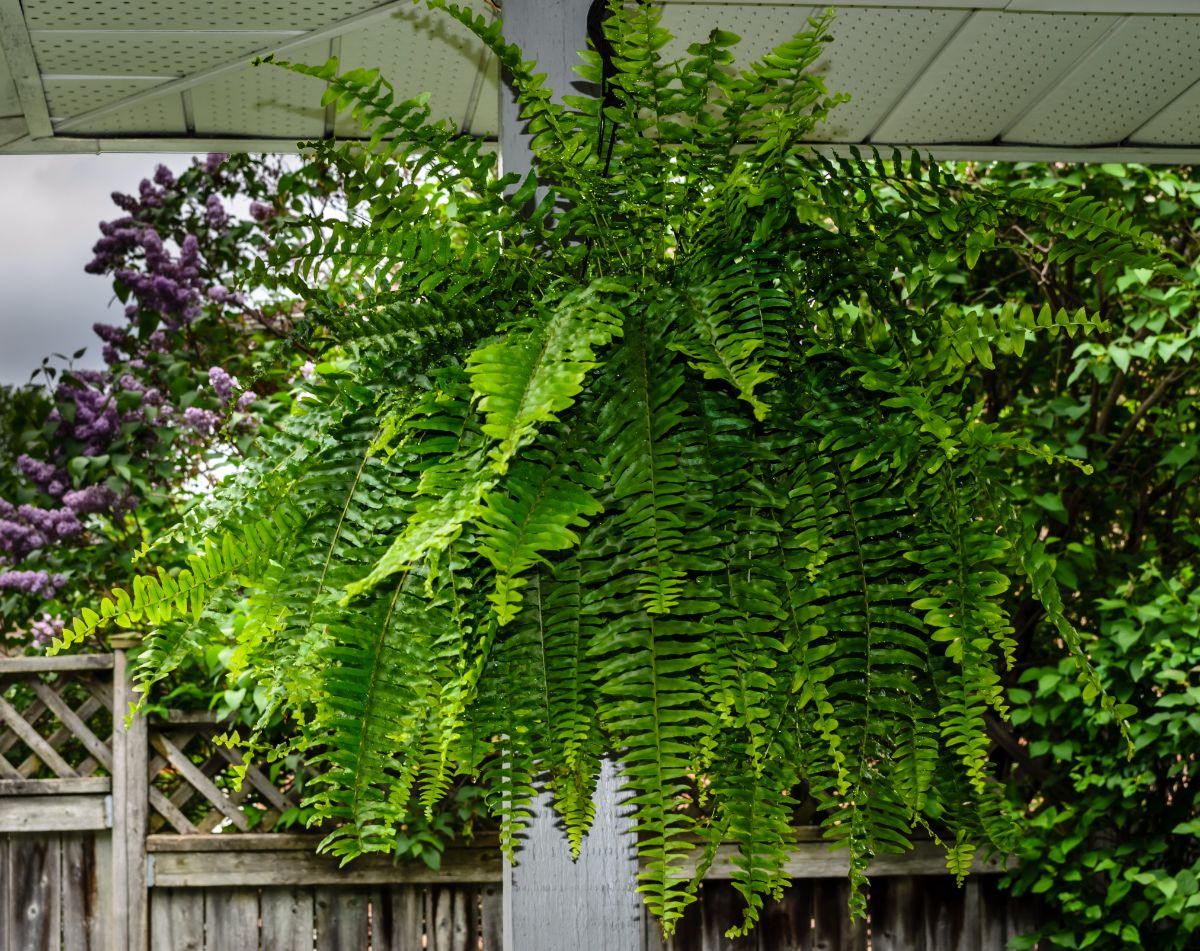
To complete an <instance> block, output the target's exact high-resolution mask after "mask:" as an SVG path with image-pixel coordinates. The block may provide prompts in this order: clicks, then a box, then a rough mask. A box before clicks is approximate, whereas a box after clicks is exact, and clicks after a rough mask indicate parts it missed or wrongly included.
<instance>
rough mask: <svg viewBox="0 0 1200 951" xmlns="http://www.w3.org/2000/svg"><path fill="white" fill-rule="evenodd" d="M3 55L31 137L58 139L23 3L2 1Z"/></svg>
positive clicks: (0, 47)
mask: <svg viewBox="0 0 1200 951" xmlns="http://www.w3.org/2000/svg"><path fill="white" fill-rule="evenodd" d="M0 52H3V53H4V58H5V60H6V61H7V63H8V68H9V71H10V72H11V73H12V79H13V85H15V86H16V88H17V98H18V99H19V100H20V101H21V111H22V112H24V113H25V124H26V126H27V127H28V129H29V134H30V136H32V137H33V138H35V139H40V138H48V137H50V136H52V135H54V127H53V126H52V125H51V123H50V109H49V108H48V107H47V105H46V91H45V90H44V89H43V88H42V78H41V73H40V71H39V70H38V64H37V57H36V56H34V53H33V42H32V41H31V40H30V39H29V29H28V28H27V27H26V25H25V14H24V12H23V11H22V10H21V0H0Z"/></svg>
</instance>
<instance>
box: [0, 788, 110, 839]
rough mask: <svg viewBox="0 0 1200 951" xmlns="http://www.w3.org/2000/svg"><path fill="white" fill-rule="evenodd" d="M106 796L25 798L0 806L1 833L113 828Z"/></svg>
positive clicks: (10, 800) (12, 800)
mask: <svg viewBox="0 0 1200 951" xmlns="http://www.w3.org/2000/svg"><path fill="white" fill-rule="evenodd" d="M109 810H110V806H109V803H108V797H106V796H22V797H19V798H12V799H5V800H4V802H3V805H2V806H0V833H4V832H47V833H57V832H68V831H88V830H92V829H107V828H108V827H109V826H111V825H112V822H111V820H110V817H109Z"/></svg>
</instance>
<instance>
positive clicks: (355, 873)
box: [152, 835, 500, 888]
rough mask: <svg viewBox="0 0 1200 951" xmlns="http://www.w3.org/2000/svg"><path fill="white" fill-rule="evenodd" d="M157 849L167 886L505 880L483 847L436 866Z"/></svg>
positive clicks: (160, 878) (448, 855)
mask: <svg viewBox="0 0 1200 951" xmlns="http://www.w3.org/2000/svg"><path fill="white" fill-rule="evenodd" d="M228 838H230V839H235V838H237V837H235V836H232V835H230V836H228ZM152 854H153V859H154V864H153V874H154V882H155V884H156V885H158V886H160V887H163V888H212V887H218V886H222V885H241V886H252V885H285V884H287V885H377V884H393V883H394V884H433V883H438V882H445V883H451V884H453V883H457V882H499V881H500V857H499V855H497V854H496V853H495V852H493V851H491V850H487V849H483V848H477V849H475V848H449V849H447V850H446V851H445V853H444V854H443V857H442V864H441V866H440V867H439V868H436V869H432V868H429V867H428V866H427V865H425V864H424V863H421V862H405V863H403V864H399V865H398V864H395V863H394V862H393V861H392V860H391V859H390V858H388V857H386V856H364V857H363V858H361V859H358V860H356V861H354V862H352V863H350V864H349V865H347V866H345V867H342V866H341V865H339V864H338V860H337V859H336V858H332V857H331V856H328V855H316V854H314V853H313V852H311V851H309V852H304V851H300V850H292V849H281V850H274V849H272V850H270V851H250V850H246V851H237V852H226V851H222V852H191V851H188V852H166V851H158V852H154V853H152Z"/></svg>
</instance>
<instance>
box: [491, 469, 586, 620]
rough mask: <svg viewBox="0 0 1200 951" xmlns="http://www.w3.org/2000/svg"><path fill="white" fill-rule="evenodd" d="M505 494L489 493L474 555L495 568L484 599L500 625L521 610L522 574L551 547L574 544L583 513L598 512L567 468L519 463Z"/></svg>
mask: <svg viewBox="0 0 1200 951" xmlns="http://www.w3.org/2000/svg"><path fill="white" fill-rule="evenodd" d="M506 485H507V487H508V494H506V495H500V494H498V493H497V494H493V495H492V496H490V497H489V498H488V500H487V505H486V506H485V507H484V509H483V510H482V511H481V512H480V515H479V528H480V535H481V539H480V544H479V546H478V550H479V553H480V554H482V555H483V556H484V557H485V558H487V559H488V561H490V562H491V563H492V566H493V568H495V571H496V586H495V590H494V591H493V592H492V593H491V594H489V595H488V598H489V599H490V600H491V602H492V603H493V604H494V605H495V608H496V617H497V620H498V621H499V623H500V624H502V625H503V624H507V623H508V622H509V621H511V620H512V619H513V618H514V617H515V616H516V613H517V611H518V609H519V608H520V604H521V588H522V587H524V586H525V579H524V578H523V577H521V575H522V574H523V573H524V572H525V571H527V570H528V569H529V568H530V567H532V566H533V565H534V564H536V563H537V562H539V561H544V560H545V558H544V555H545V554H546V553H549V552H552V551H562V550H564V549H569V548H574V547H575V546H576V545H578V543H579V536H578V535H577V534H576V533H575V532H574V531H573V529H576V528H579V527H582V526H585V525H586V524H587V520H586V518H585V516H589V515H595V514H597V513H598V512H599V511H600V508H601V507H600V504H599V503H598V502H597V501H596V500H595V499H594V498H593V497H592V496H591V495H590V494H589V493H588V491H587V490H586V489H585V488H583V487H581V486H580V485H577V484H576V483H574V482H572V481H570V470H569V469H566V467H564V466H563V465H562V464H561V463H557V462H555V463H552V464H550V465H545V464H538V463H535V462H524V461H522V462H519V463H517V465H516V466H514V467H513V470H512V473H511V477H510V478H509V479H508V480H507V481H506Z"/></svg>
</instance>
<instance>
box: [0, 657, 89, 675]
mask: <svg viewBox="0 0 1200 951" xmlns="http://www.w3.org/2000/svg"><path fill="white" fill-rule="evenodd" d="M112 667H113V655H112V654H61V655H58V656H56V657H0V674H39V673H46V672H48V671H60V670H111V669H112Z"/></svg>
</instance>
